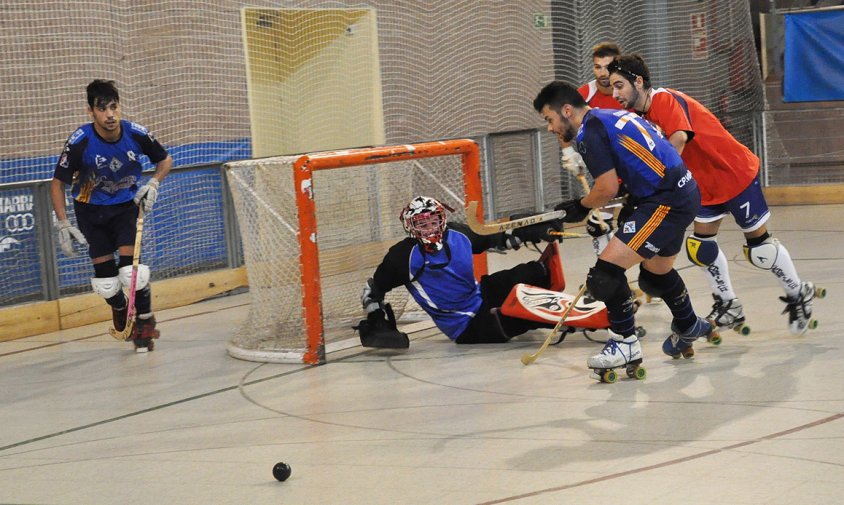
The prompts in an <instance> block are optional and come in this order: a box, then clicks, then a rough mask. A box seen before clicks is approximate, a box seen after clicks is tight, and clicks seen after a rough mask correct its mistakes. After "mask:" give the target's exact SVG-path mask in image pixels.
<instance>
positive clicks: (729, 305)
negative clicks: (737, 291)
mask: <svg viewBox="0 0 844 505" xmlns="http://www.w3.org/2000/svg"><path fill="white" fill-rule="evenodd" d="M712 298H713V299H714V300H715V303H714V304H712V312H710V313H709V315H708V316H706V319H707V320H708V321H709V322H710V323H712V325H713V326H716V327H717V328H719V329H720V328H730V329H731V330H733V331H735V332H736V333H738V334H739V335H744V336H747V335H750V326H748V325H747V324H745V322H744V321H745V319H744V307H742V304H741V302H740V301H739V299H738V298H733V299H732V300H724V299H723V298H721V297H720V296H718V295H716V294H713V295H712Z"/></svg>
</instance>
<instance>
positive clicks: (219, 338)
mask: <svg viewBox="0 0 844 505" xmlns="http://www.w3.org/2000/svg"><path fill="white" fill-rule="evenodd" d="M842 223H844V206H842V205H827V206H813V207H777V208H774V216H773V218H772V219H771V221H770V223H769V225H770V228H771V229H772V231H773V232H774V235H775V236H776V237H777V238H779V239H780V240H781V241H782V242H783V244H785V245H786V247H787V248H788V249H789V251H790V253H791V255H792V257H793V258H794V261H795V264H796V265H797V268H798V271H799V272H800V274H801V277H802V278H803V279H806V280H811V281H814V282H815V283H817V284H819V285H822V286H825V287H826V288H827V289H828V292H829V295H828V296H827V298H826V299H823V300H817V301H816V302H815V317H816V318H817V319H818V320H819V322H820V325H819V327H818V328H817V329H816V330H813V331H811V332H810V333H809V334H807V335H806V336H803V337H795V336H792V335H790V334H789V333H788V331H787V329H786V316H784V315H782V314H781V311H782V309H783V303H782V302H781V301H780V300H779V299H778V297H779V296H781V295H782V291H781V289H780V288H779V286H778V284H777V283H776V281H775V279H774V278H773V276H772V275H771V274H770V273H769V272H763V271H760V270H757V269H755V268H753V267H751V266H749V265H748V264H747V263H746V262H745V261H744V259H743V257H742V252H741V245H742V242H743V241H742V238H741V235H740V233H738V231H737V230H736V228H735V225H733V224H732V223H730V224H729V225H725V226H724V230H723V231H722V234H721V235H720V237H719V242H720V244H721V245H722V247H723V249H724V250H725V252H726V253H727V255H728V256H729V257H730V258H732V261H731V264H730V268H731V272H732V276H733V280H734V284H735V288H736V291H737V292H738V294H739V296H740V297H741V299H742V301H743V303H744V305H745V310H746V313H747V316H748V324H749V325H750V326H751V327H752V330H753V332H752V333H751V334H750V335H749V336H746V337H742V336H739V335H738V334H736V333H734V332H728V333H725V334H724V343H723V344H722V345H721V346H720V347H714V346H709V345H707V344H705V343H702V342H701V343H698V344H696V348H697V349H698V354H697V355H696V357H695V358H694V359H693V360H678V361H675V360H672V359H671V358H669V357H667V356H665V355H663V354H662V352H661V350H660V347H661V344H662V341H663V340H664V338H665V337H666V336H667V333H668V323H669V312H668V310H667V308H666V307H665V306H664V305H662V304H649V305H645V306H643V307H642V309H641V310H640V312H639V313H638V315H637V322H638V324H642V325H644V326H645V327H646V329H647V330H648V334H647V335H646V336H645V337H644V338H643V340H642V342H643V348H644V358H645V362H644V365H645V366H646V367H647V369H648V378H647V379H646V380H644V381H635V380H628V379H626V378H625V379H622V380H620V381H619V382H618V383H616V384H601V383H598V382H596V381H594V380H593V379H590V378H589V374H588V371H587V369H586V368H585V362H586V358H587V357H588V356H590V355H592V354H595V353H597V352H599V351H600V348H601V347H600V345H599V344H595V343H593V342H590V341H588V340H586V339H585V338H583V336H580V335H571V336H569V337H568V338H567V339H566V341H565V342H563V343H562V344H560V345H559V346H555V347H551V348H549V349H548V351H547V352H546V353H545V354H544V355H542V357H540V359H539V360H538V361H537V362H536V363H534V364H533V365H530V366H527V367H526V366H523V365H522V364H521V363H520V361H519V357H520V356H521V355H522V354H523V353H525V352H533V351H534V350H536V349H537V348H538V346H539V344H540V343H541V341H542V340H543V339H544V338H545V336H546V333H545V332H543V331H536V332H532V333H529V334H527V335H524V336H522V337H519V338H516V339H514V340H513V341H511V342H510V343H508V344H502V345H486V346H474V347H471V346H469V347H467V346H456V345H454V344H452V343H451V342H450V341H448V339H446V338H445V337H444V336H443V335H441V334H440V333H438V332H437V331H436V330H423V331H417V332H415V333H413V335H412V337H411V338H412V341H411V346H410V349H408V350H407V351H404V352H386V351H374V350H367V349H363V348H361V347H359V346H358V345H356V340H349V341H348V342H346V344H345V345H338V346H334V347H332V349H330V351H329V353H328V363H327V364H326V365H324V366H319V367H304V366H297V365H269V364H259V363H251V362H245V361H238V360H235V359H233V358H230V357H228V356H227V354H226V352H225V343H226V341H227V339H228V338H229V336H230V335H231V334H232V333H234V332H235V331H236V330H237V329H238V328H239V326H240V323H241V322H242V321H243V320H244V319H245V317H246V313H247V309H248V303H249V298H248V295H237V296H232V297H227V298H220V299H216V300H212V301H208V302H202V303H198V304H195V305H193V306H189V307H182V308H178V309H171V310H164V311H159V312H158V314H157V317H158V319H159V322H160V324H159V328H160V329H161V332H162V337H161V340H160V341H159V342H158V346H157V348H156V350H155V351H154V352H152V353H149V354H146V355H143V354H136V353H134V352H133V351H132V350H131V349H130V347H129V345H128V344H120V343H116V342H115V341H114V340H112V339H111V338H110V337H108V336H107V335H106V333H105V328H104V327H103V326H102V325H96V326H86V327H81V328H76V329H73V330H67V331H62V332H58V333H50V334H44V335H39V336H35V337H29V338H26V339H21V340H15V341H8V342H0V405H2V408H0V503H7V504H12V503H14V504H45V505H46V504H50V505H59V504H85V505H95V504H114V503H122V504H194V503H195V504H203V505H207V504H215V505H218V504H251V505H259V504H273V505H276V504H280V503H282V504H366V505H374V504H480V503H508V504H510V503H514V504H515V503H518V504H560V503H572V504H573V503H641V504H678V503H683V504H685V505H704V504H705V505H711V504H713V503H724V504H748V505H750V504H752V505H761V504H772V505H774V504H775V505H794V504H801V505H805V504H830V503H840V502H841V500H842V496H844V336H842V333H844V304H842V302H841V300H840V298H841V296H842V295H841V293H842V292H844V286H843V285H842V284H844V253H843V252H842V251H844V239H842V232H844V224H842ZM575 231H578V230H575ZM563 253H564V259H565V264H566V276H567V280H568V282H569V286H568V287H567V289H566V291H568V292H574V290H575V289H576V287H577V286H578V285H579V284H580V283H581V282H583V279H584V277H585V272H586V270H587V268H588V267H589V266H591V264H592V263H593V262H594V254H593V253H592V252H591V245H590V244H589V242H588V241H587V240H585V239H572V240H568V241H566V242H565V243H564V244H563ZM537 255H538V254H537V253H534V252H532V251H526V250H524V249H523V250H521V251H518V252H516V253H511V254H508V255H507V256H495V257H494V258H493V259H494V261H495V263H494V264H495V265H497V266H498V267H500V266H503V265H509V264H513V263H516V262H519V261H525V260H528V259H532V258H535V257H536V256H537ZM678 268H679V270H680V273H681V275H682V276H683V277H684V279H685V280H686V283H687V285H688V287H689V290H690V293H691V295H692V298H693V301H694V302H695V306H696V309H697V310H698V312H702V313H704V314H706V313H707V312H708V309H709V306H710V302H711V300H710V296H709V293H708V289H707V287H706V282H705V280H704V277H703V275H702V273H701V272H700V271H699V270H698V269H697V267H692V266H691V265H690V264H689V262H688V261H687V260H686V259H685V258H683V259H681V260H680V261H679V262H678ZM634 275H635V272H631V273H629V277H630V278H633V276H634ZM417 327H418V323H417ZM349 336H350V338H353V337H352V335H351V334H350V335H349ZM278 461H284V462H287V463H288V464H290V465H291V467H292V470H293V473H292V476H291V477H290V479H289V480H288V481H287V482H283V483H281V482H276V481H275V480H274V479H273V477H272V474H271V469H272V467H273V465H274V464H275V463H276V462H278Z"/></svg>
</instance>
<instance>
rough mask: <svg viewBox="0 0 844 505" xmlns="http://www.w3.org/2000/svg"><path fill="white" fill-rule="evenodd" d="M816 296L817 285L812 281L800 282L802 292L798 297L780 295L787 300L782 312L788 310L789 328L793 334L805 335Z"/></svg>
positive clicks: (783, 299) (784, 300)
mask: <svg viewBox="0 0 844 505" xmlns="http://www.w3.org/2000/svg"><path fill="white" fill-rule="evenodd" d="M814 298H815V285H814V284H813V283H811V282H802V283H800V293H799V294H798V295H797V296H796V297H793V298H791V297H785V296H781V297H780V300H782V301H783V302H785V310H783V311H782V313H783V314H785V313H786V312H788V330H789V331H790V332H791V334H792V335H803V334H804V333H806V330H808V329H809V324H810V321H811V319H812V300H814Z"/></svg>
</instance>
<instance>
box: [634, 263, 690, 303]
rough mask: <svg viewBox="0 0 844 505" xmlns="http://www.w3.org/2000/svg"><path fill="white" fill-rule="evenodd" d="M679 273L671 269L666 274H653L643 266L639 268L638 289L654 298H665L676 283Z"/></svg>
mask: <svg viewBox="0 0 844 505" xmlns="http://www.w3.org/2000/svg"><path fill="white" fill-rule="evenodd" d="M679 277H680V274H678V273H677V270H674V269H671V270H670V271H669V272H668V273H666V274H662V275H660V274H655V273H653V272H651V271H649V270H646V269H644V268H641V267H640V268H639V289H641V290H642V291H644V292H645V294H647V295H650V296H652V297H654V298H665V296H666V295H667V294H669V293H670V292H671V290H672V289H674V287H675V286H676V285H677V279H678V278H679Z"/></svg>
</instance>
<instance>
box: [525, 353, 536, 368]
mask: <svg viewBox="0 0 844 505" xmlns="http://www.w3.org/2000/svg"><path fill="white" fill-rule="evenodd" d="M534 361H536V356H534V355H533V354H522V364H523V365H525V366H528V365H530V364H531V363H533V362H534Z"/></svg>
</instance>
